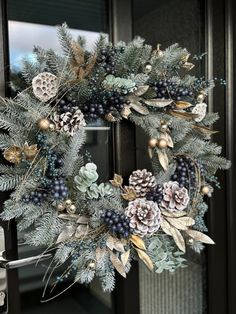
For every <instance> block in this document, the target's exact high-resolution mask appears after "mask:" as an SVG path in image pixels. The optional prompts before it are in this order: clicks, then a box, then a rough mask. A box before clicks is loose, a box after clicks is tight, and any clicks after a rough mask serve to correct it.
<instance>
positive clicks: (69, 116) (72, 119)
mask: <svg viewBox="0 0 236 314" xmlns="http://www.w3.org/2000/svg"><path fill="white" fill-rule="evenodd" d="M52 121H53V122H54V123H55V125H56V129H57V130H58V131H60V132H65V133H67V134H69V135H71V136H73V135H74V133H75V131H76V130H78V129H81V128H83V127H85V126H86V123H85V120H84V115H83V113H82V112H81V110H79V109H77V110H76V111H75V113H71V112H66V113H62V114H57V113H55V114H54V116H53V117H52Z"/></svg>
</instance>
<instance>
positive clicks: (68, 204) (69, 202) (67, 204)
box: [65, 198, 72, 206]
mask: <svg viewBox="0 0 236 314" xmlns="http://www.w3.org/2000/svg"><path fill="white" fill-rule="evenodd" d="M65 203H66V206H70V205H71V204H72V201H71V200H70V199H69V198H68V199H67V200H66V201H65Z"/></svg>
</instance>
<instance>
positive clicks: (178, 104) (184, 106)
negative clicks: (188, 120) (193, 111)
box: [175, 101, 192, 110]
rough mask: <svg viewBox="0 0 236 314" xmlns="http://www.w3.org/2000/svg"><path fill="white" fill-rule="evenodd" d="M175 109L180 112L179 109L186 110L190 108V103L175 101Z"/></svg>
mask: <svg viewBox="0 0 236 314" xmlns="http://www.w3.org/2000/svg"><path fill="white" fill-rule="evenodd" d="M175 104H176V109H178V110H180V109H187V108H189V107H192V104H191V103H190V102H187V101H176V102H175Z"/></svg>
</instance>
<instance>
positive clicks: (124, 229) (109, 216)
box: [101, 210, 132, 238]
mask: <svg viewBox="0 0 236 314" xmlns="http://www.w3.org/2000/svg"><path fill="white" fill-rule="evenodd" d="M101 218H102V219H103V221H104V223H105V224H106V225H107V227H108V229H109V230H110V232H111V233H113V234H115V235H116V236H118V237H125V238H127V237H129V236H130V234H131V233H132V229H131V228H130V226H129V223H130V219H129V217H127V216H125V215H124V214H120V213H117V212H115V211H111V210H107V211H106V212H105V213H104V214H103V215H102V216H101Z"/></svg>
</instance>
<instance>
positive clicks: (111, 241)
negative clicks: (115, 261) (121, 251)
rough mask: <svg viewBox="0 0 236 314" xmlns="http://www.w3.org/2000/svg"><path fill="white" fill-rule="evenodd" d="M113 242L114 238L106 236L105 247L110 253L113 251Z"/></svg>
mask: <svg viewBox="0 0 236 314" xmlns="http://www.w3.org/2000/svg"><path fill="white" fill-rule="evenodd" d="M114 241H115V238H113V237H112V236H111V235H109V236H108V238H107V241H106V246H107V247H108V248H109V249H110V250H111V251H112V250H113V249H114Z"/></svg>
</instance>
